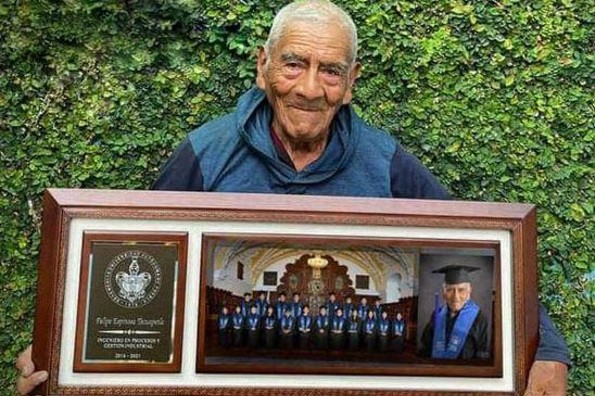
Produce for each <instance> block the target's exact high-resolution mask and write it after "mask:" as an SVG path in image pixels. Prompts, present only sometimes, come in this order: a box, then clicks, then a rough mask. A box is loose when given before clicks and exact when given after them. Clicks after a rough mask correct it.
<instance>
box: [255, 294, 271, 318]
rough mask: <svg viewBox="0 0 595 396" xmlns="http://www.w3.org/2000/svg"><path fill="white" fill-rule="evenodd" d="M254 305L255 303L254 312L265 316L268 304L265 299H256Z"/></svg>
mask: <svg viewBox="0 0 595 396" xmlns="http://www.w3.org/2000/svg"><path fill="white" fill-rule="evenodd" d="M254 305H256V313H257V314H258V315H260V316H265V315H266V313H267V308H268V307H269V304H268V303H267V302H266V300H261V299H260V298H259V299H258V300H256V302H255V303H254Z"/></svg>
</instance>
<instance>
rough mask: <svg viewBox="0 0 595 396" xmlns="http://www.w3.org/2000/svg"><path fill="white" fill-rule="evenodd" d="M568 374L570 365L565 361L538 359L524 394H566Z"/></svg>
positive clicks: (535, 395)
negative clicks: (567, 365)
mask: <svg viewBox="0 0 595 396" xmlns="http://www.w3.org/2000/svg"><path fill="white" fill-rule="evenodd" d="M567 375H568V367H566V365H565V364H564V363H560V362H549V361H545V360H536V361H535V362H534V363H533V366H531V371H530V372H529V385H528V386H527V390H526V391H525V395H524V396H542V395H544V396H564V395H566V376H567Z"/></svg>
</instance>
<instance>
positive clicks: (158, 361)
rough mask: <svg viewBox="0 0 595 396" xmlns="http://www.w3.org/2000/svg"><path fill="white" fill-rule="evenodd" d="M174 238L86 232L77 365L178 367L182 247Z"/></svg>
mask: <svg viewBox="0 0 595 396" xmlns="http://www.w3.org/2000/svg"><path fill="white" fill-rule="evenodd" d="M172 237H174V239H175V238H178V237H177V236H171V235H167V234H165V235H151V236H150V237H149V235H142V234H141V235H134V236H132V235H121V234H115V235H96V234H88V233H85V237H84V242H83V244H84V248H83V260H82V261H83V262H82V268H81V269H82V271H81V273H82V276H81V293H80V295H79V296H80V299H79V312H78V326H77V327H78V328H77V343H76V351H75V355H76V356H75V362H74V370H75V371H82V372H85V371H167V372H170V371H177V370H179V367H176V366H179V364H176V360H179V355H180V352H181V351H180V350H179V349H180V346H179V345H180V343H179V342H177V340H179V339H181V334H177V333H181V328H180V329H176V320H178V321H179V319H180V318H179V316H180V315H181V313H182V312H176V308H179V307H180V306H183V301H178V298H179V295H180V293H178V291H179V290H180V288H183V287H184V284H183V282H181V279H183V278H184V272H185V265H183V264H181V259H180V256H181V251H182V250H184V251H185V249H186V247H185V243H184V246H181V242H180V241H177V240H172ZM182 295H183V293H182ZM176 344H178V346H176Z"/></svg>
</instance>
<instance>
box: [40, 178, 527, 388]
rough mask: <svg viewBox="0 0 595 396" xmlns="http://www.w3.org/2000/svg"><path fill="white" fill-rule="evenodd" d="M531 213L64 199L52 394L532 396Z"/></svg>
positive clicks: (297, 200) (98, 194)
mask: <svg viewBox="0 0 595 396" xmlns="http://www.w3.org/2000/svg"><path fill="white" fill-rule="evenodd" d="M535 227H536V225H535V208H534V206H532V205H527V204H504V203H479V202H457V201H429V200H428V201H424V200H402V199H379V198H347V197H313V196H289V195H263V194H230V193H188V192H156V191H111V190H68V189H50V190H48V191H47V192H46V194H45V199H44V216H43V229H42V251H41V257H40V267H39V287H38V305H37V313H36V321H35V330H34V342H33V358H34V362H35V363H36V365H37V367H39V368H41V369H46V370H48V371H49V374H50V376H49V380H48V382H47V383H46V384H44V386H42V387H40V389H38V393H39V394H42V395H67V394H80V393H85V394H88V395H108V394H118V395H149V394H156V393H155V392H157V393H158V394H162V395H189V396H190V395H213V394H217V395H227V394H229V395H263V394H265V395H267V394H270V395H276V394H279V393H283V394H287V395H306V394H311V393H312V392H320V391H321V390H322V391H323V392H324V394H330V395H334V394H336V395H340V394H345V392H348V393H349V394H353V395H389V394H390V395H393V394H408V395H409V394H419V395H430V394H432V395H436V394H441V395H442V394H443V395H449V394H460V393H462V392H464V393H466V394H482V395H485V394H493V395H521V394H522V393H523V392H524V389H525V387H526V385H527V377H528V371H529V369H530V366H531V364H532V361H533V357H534V353H535V350H536V347H537V332H538V315H537V309H538V308H537V307H538V305H537V278H536V229H535Z"/></svg>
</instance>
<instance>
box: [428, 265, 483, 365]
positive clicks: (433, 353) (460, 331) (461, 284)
mask: <svg viewBox="0 0 595 396" xmlns="http://www.w3.org/2000/svg"><path fill="white" fill-rule="evenodd" d="M478 269H479V268H477V267H469V266H464V265H448V266H446V267H442V268H440V269H438V270H436V271H432V272H433V273H440V274H444V284H443V286H442V297H443V299H444V300H445V301H446V304H444V305H442V306H439V307H437V308H436V310H435V311H434V315H433V317H432V319H431V320H430V322H429V323H428V324H427V325H426V327H425V329H424V332H423V334H422V349H421V351H420V353H421V354H422V355H423V356H426V357H432V358H435V359H473V358H479V359H487V358H489V356H490V355H489V351H488V321H487V319H486V317H485V316H484V315H483V313H482V312H481V310H480V308H479V306H478V305H477V304H476V303H475V302H474V301H473V300H471V279H470V277H469V272H472V271H475V270H478Z"/></svg>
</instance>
